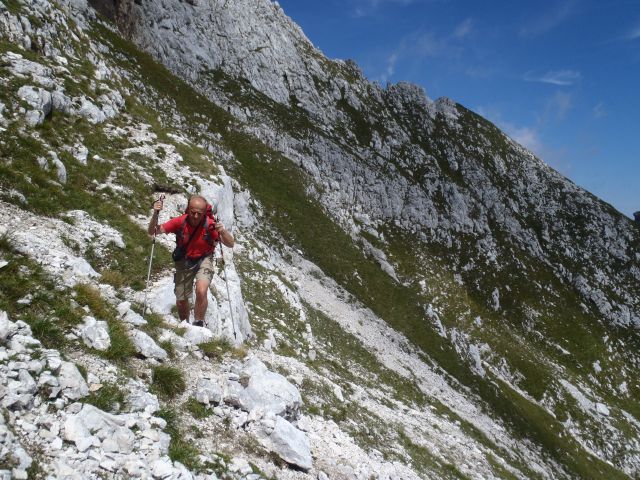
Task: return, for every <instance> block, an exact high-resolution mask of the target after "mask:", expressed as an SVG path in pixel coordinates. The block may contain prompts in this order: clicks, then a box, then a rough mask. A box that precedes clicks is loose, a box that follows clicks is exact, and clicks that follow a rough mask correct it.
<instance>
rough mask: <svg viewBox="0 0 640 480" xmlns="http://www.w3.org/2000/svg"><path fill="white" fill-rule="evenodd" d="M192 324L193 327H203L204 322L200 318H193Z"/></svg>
mask: <svg viewBox="0 0 640 480" xmlns="http://www.w3.org/2000/svg"><path fill="white" fill-rule="evenodd" d="M193 326H194V327H204V322H203V321H202V320H194V321H193Z"/></svg>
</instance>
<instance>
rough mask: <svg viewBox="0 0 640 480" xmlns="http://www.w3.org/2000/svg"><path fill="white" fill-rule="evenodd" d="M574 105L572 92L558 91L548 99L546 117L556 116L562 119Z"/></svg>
mask: <svg viewBox="0 0 640 480" xmlns="http://www.w3.org/2000/svg"><path fill="white" fill-rule="evenodd" d="M571 107H573V97H572V96H571V94H570V93H566V92H556V93H555V94H554V95H553V96H552V97H551V98H549V99H548V100H547V103H546V107H545V118H555V119H556V120H562V119H564V117H565V116H566V115H567V112H568V111H569V110H571Z"/></svg>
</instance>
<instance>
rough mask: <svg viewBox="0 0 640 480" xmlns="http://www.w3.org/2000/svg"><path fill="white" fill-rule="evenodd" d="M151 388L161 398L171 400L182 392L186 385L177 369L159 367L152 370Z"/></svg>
mask: <svg viewBox="0 0 640 480" xmlns="http://www.w3.org/2000/svg"><path fill="white" fill-rule="evenodd" d="M151 388H152V390H153V391H154V392H156V393H157V394H158V395H159V396H161V397H162V398H164V399H171V398H174V397H176V396H177V395H180V394H181V393H182V392H184V391H185V389H186V388H187V384H186V383H185V381H184V375H183V374H182V372H181V371H180V370H179V369H178V368H175V367H166V366H159V367H154V368H153V374H152V381H151Z"/></svg>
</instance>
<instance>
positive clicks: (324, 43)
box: [279, 0, 640, 216]
mask: <svg viewBox="0 0 640 480" xmlns="http://www.w3.org/2000/svg"><path fill="white" fill-rule="evenodd" d="M279 3H280V5H281V6H282V8H283V9H284V11H285V13H287V15H289V16H290V17H291V18H292V19H293V20H294V21H296V22H297V23H298V24H299V25H300V26H301V27H302V29H303V30H304V32H305V33H306V35H307V36H308V37H309V39H310V40H311V41H312V42H313V44H314V45H315V46H316V47H318V48H319V49H320V50H322V51H323V52H324V53H325V55H327V56H328V57H330V58H342V59H347V58H351V59H353V60H355V61H356V62H357V63H358V65H360V67H361V68H362V69H363V71H364V73H365V75H366V76H367V77H368V78H369V79H370V80H377V81H379V82H381V83H382V84H383V85H384V84H386V82H387V81H389V82H393V83H395V82H399V81H410V82H413V83H417V84H419V85H421V86H423V87H424V88H425V90H426V92H427V95H428V96H429V97H431V98H433V99H435V98H438V97H441V96H446V97H449V98H452V99H453V100H455V101H457V102H459V103H461V104H463V105H465V106H466V107H467V108H470V109H472V110H474V111H476V112H478V113H480V114H482V115H483V116H485V117H486V118H488V119H489V120H491V121H493V122H494V123H496V124H497V125H498V126H499V127H500V128H502V129H503V130H504V131H505V132H506V133H507V134H509V135H510V136H511V137H512V138H514V139H516V140H517V141H519V142H520V143H522V144H523V145H524V146H526V147H527V148H529V149H531V150H532V151H533V152H534V153H535V154H536V155H538V156H539V157H540V158H542V159H543V160H544V161H545V162H547V163H548V164H549V165H550V166H552V167H553V168H555V169H556V170H558V171H559V172H561V173H562V174H563V175H565V176H567V177H568V178H570V179H571V180H572V181H574V182H575V183H577V184H578V185H580V186H582V187H584V188H586V189H587V190H589V191H590V192H592V193H593V194H595V195H597V196H598V197H600V198H602V199H603V200H605V201H607V202H609V203H610V204H612V205H613V206H614V207H615V208H617V209H618V210H619V211H621V212H622V213H624V214H626V215H629V216H631V214H632V213H633V212H634V211H636V210H640V0H610V1H605V0H557V1H545V0H538V1H530V0H521V1H515V2H514V1H506V0H504V1H503V0H496V1H489V0H485V1H482V0H324V1H311V0H280V1H279Z"/></svg>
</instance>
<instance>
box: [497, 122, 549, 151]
mask: <svg viewBox="0 0 640 480" xmlns="http://www.w3.org/2000/svg"><path fill="white" fill-rule="evenodd" d="M505 132H506V134H507V135H509V136H510V137H511V138H513V139H514V140H515V141H516V142H518V143H519V144H520V145H522V146H523V147H525V148H526V149H528V150H531V151H532V152H533V153H535V154H536V155H540V152H541V151H542V142H541V141H540V134H539V133H538V131H537V130H536V129H535V128H531V127H515V126H513V125H507V126H506V127H505Z"/></svg>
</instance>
